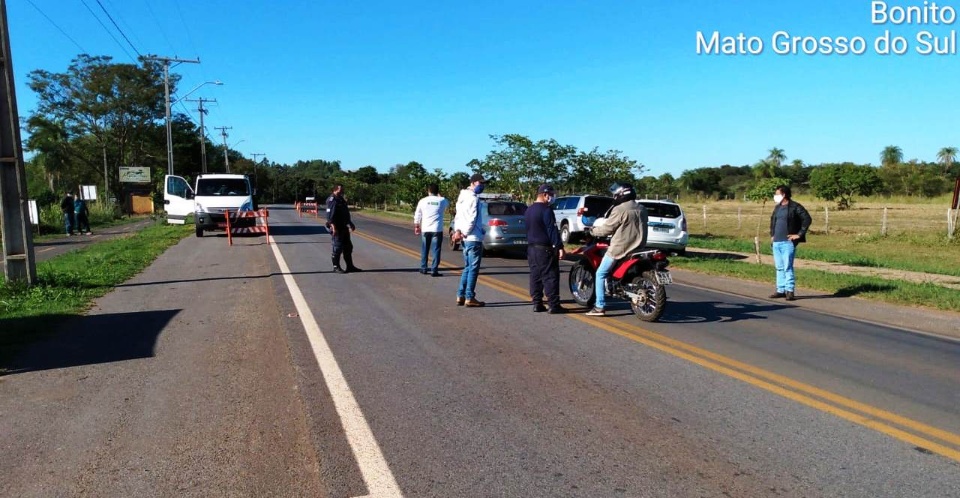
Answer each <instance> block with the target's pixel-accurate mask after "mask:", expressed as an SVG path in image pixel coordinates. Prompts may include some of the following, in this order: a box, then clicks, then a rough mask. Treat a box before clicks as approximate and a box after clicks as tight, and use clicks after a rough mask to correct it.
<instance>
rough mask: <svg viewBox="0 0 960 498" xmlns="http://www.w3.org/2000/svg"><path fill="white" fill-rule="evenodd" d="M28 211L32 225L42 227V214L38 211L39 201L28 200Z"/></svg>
mask: <svg viewBox="0 0 960 498" xmlns="http://www.w3.org/2000/svg"><path fill="white" fill-rule="evenodd" d="M27 211H29V212H30V224H31V225H37V226H39V225H40V212H39V211H37V201H35V200H32V199H31V200H28V201H27Z"/></svg>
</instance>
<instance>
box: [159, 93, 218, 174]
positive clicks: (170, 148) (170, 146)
mask: <svg viewBox="0 0 960 498" xmlns="http://www.w3.org/2000/svg"><path fill="white" fill-rule="evenodd" d="M222 84H223V82H222V81H220V80H215V81H205V82H203V83H200V84H199V85H197V86H196V87H194V88H193V90H190V91H189V92H187V94H186V95H184V96H183V97H180V98H179V99H177V100H175V101H173V102H172V103H171V102H170V89H169V88H167V91H166V101H167V174H168V175H172V174H173V133H172V131H171V125H170V106H171V105H172V104H175V103H177V102H180V101H181V100H183V99H184V98H186V97H187V95H190V94H191V93H193V92H195V91H197V90H198V89H199V88H200V87H202V86H203V85H222Z"/></svg>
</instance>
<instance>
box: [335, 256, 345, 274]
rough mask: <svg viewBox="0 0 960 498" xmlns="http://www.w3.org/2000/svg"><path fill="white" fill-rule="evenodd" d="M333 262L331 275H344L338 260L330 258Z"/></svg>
mask: <svg viewBox="0 0 960 498" xmlns="http://www.w3.org/2000/svg"><path fill="white" fill-rule="evenodd" d="M332 262H333V273H346V271H344V270H343V268H340V258H338V257H336V256H334V257H333V258H332Z"/></svg>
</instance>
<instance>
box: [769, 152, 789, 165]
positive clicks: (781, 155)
mask: <svg viewBox="0 0 960 498" xmlns="http://www.w3.org/2000/svg"><path fill="white" fill-rule="evenodd" d="M786 160H787V154H786V153H785V152H784V151H783V149H779V148H777V147H774V148H772V149H770V150H769V152H768V154H767V159H766V161H767V162H768V163H770V164H773V165H774V166H775V167H777V168H780V167H781V166H783V163H784V162H785V161H786Z"/></svg>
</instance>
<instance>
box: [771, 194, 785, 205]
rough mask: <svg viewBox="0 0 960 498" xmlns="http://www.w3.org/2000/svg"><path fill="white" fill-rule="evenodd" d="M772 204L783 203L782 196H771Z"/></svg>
mask: <svg viewBox="0 0 960 498" xmlns="http://www.w3.org/2000/svg"><path fill="white" fill-rule="evenodd" d="M773 202H776V203H777V204H780V203H781V202H783V196H782V195H780V194H777V195H775V196H773Z"/></svg>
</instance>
